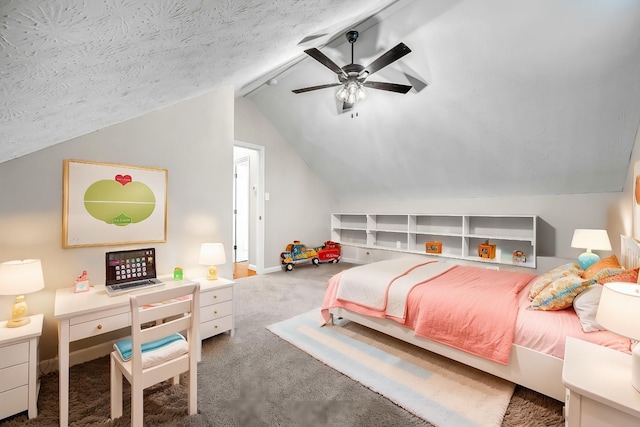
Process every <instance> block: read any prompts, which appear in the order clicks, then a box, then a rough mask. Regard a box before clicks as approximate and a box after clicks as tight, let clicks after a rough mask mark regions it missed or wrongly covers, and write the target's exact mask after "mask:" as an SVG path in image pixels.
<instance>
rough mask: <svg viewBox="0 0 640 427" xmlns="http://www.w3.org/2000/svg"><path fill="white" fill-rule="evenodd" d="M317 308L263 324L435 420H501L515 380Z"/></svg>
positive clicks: (440, 422)
mask: <svg viewBox="0 0 640 427" xmlns="http://www.w3.org/2000/svg"><path fill="white" fill-rule="evenodd" d="M320 322H321V317H320V309H319V308H318V309H315V310H312V311H310V312H307V313H304V314H301V315H298V316H295V317H293V318H291V319H288V320H285V321H282V322H278V323H275V324H273V325H270V326H268V328H267V329H269V330H270V331H272V332H273V333H275V334H276V335H278V336H279V337H281V338H283V339H284V340H286V341H288V342H290V343H291V344H293V345H294V346H296V347H298V348H300V349H301V350H303V351H305V352H307V353H308V354H310V355H311V356H313V357H315V358H316V359H318V360H320V361H321V362H323V363H325V364H326V365H328V366H330V367H332V368H334V369H336V370H338V371H340V372H342V373H343V374H345V375H347V376H348V377H350V378H352V379H354V380H356V381H358V382H360V383H361V384H363V385H365V386H366V387H368V388H370V389H371V390H373V391H376V392H377V393H380V394H381V395H383V396H385V397H386V398H388V399H389V400H391V401H393V402H394V403H396V404H397V405H399V406H401V407H402V408H404V409H406V410H407V411H409V412H411V413H413V414H415V415H417V416H419V417H420V418H423V419H424V420H426V421H428V422H430V423H432V424H434V425H436V426H459V427H465V426H469V427H471V426H500V425H501V424H502V420H503V418H504V415H505V412H506V410H507V406H508V405H509V401H510V400H511V396H512V395H513V391H514V388H515V385H514V384H513V383H511V382H508V381H505V380H503V379H501V378H498V377H495V376H493V375H489V374H487V373H484V372H482V371H479V370H477V369H474V368H471V367H469V366H466V365H463V364H461V363H458V362H455V361H451V360H449V359H446V358H444V357H441V356H439V355H436V354H434V353H431V352H429V351H426V350H422V349H420V348H418V347H415V346H413V345H410V344H407V343H404V342H402V341H400V340H397V339H395V338H392V337H389V336H387V335H385V334H381V333H378V332H376V331H373V330H371V329H369V328H366V327H363V326H361V325H357V324H355V323H353V322H349V321H347V320H340V321H337V322H336V325H326V326H323V327H321V326H320Z"/></svg>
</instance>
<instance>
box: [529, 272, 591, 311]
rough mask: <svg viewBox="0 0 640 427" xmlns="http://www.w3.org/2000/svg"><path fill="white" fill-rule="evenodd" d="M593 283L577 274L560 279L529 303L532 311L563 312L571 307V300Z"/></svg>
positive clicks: (550, 284)
mask: <svg viewBox="0 0 640 427" xmlns="http://www.w3.org/2000/svg"><path fill="white" fill-rule="evenodd" d="M592 283H593V282H591V281H590V280H584V279H583V278H582V277H580V276H578V275H577V274H572V275H569V276H565V277H561V278H559V279H556V280H554V281H553V282H551V283H549V284H548V285H547V287H546V288H544V289H543V290H542V291H540V293H539V294H538V295H536V297H535V298H534V299H533V301H532V302H531V308H532V309H534V310H563V309H565V308H567V307H571V303H572V302H573V299H574V298H575V297H576V295H578V294H579V293H580V292H582V291H584V290H586V289H587V288H588V287H589V286H591V285H592Z"/></svg>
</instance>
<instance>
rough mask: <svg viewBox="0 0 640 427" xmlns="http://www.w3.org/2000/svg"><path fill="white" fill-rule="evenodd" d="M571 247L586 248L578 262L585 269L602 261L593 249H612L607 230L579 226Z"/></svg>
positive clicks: (574, 233)
mask: <svg viewBox="0 0 640 427" xmlns="http://www.w3.org/2000/svg"><path fill="white" fill-rule="evenodd" d="M571 247H572V248H579V249H585V252H583V253H582V254H580V256H579V257H578V264H580V267H581V268H582V269H583V270H586V269H587V268H589V266H590V265H593V264H595V263H596V262H598V261H600V257H599V256H598V255H597V254H594V253H593V252H591V251H592V250H596V251H610V250H611V242H610V241H609V235H608V234H607V230H591V229H584V228H579V229H576V230H575V231H574V232H573V239H572V240H571Z"/></svg>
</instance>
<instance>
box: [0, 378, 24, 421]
mask: <svg viewBox="0 0 640 427" xmlns="http://www.w3.org/2000/svg"><path fill="white" fill-rule="evenodd" d="M0 402H2V405H0V419H2V418H7V417H8V416H10V415H13V414H18V413H20V412H22V411H26V410H27V409H28V408H29V387H28V386H26V385H24V386H22V387H18V388H14V389H12V390H9V391H5V392H2V393H0Z"/></svg>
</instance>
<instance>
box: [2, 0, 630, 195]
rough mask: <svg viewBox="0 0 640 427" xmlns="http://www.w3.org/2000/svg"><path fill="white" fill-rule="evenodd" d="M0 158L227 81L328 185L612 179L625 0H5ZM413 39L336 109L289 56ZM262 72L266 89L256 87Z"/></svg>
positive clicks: (313, 67) (495, 189) (328, 76)
mask: <svg viewBox="0 0 640 427" xmlns="http://www.w3.org/2000/svg"><path fill="white" fill-rule="evenodd" d="M0 16H1V18H0V19H1V20H2V21H1V22H0V61H1V62H0V93H1V94H2V96H1V98H0V162H2V161H7V160H10V159H12V158H15V157H19V156H22V155H25V154H28V153H30V152H33V151H36V150H39V149H41V148H44V147H47V146H50V145H53V144H56V143H59V142H63V141H65V140H68V139H70V138H73V137H76V136H80V135H83V134H86V133H88V132H91V131H94V130H97V129H101V128H104V127H106V126H109V125H112V124H115V123H118V122H121V121H124V120H128V119H131V118H134V117H137V116H140V115H143V114H145V113H148V112H150V111H153V110H156V109H159V108H162V107H164V106H167V105H171V104H174V103H176V102H179V101H181V100H183V99H187V98H191V97H193V96H197V95H199V94H202V93H205V92H208V91H210V90H213V89H216V88H219V87H223V86H229V85H233V86H234V87H235V88H236V94H237V96H246V97H248V98H250V99H251V100H252V101H253V102H255V103H256V105H257V106H258V107H259V108H260V109H261V110H262V111H263V113H264V114H265V115H266V116H267V117H268V118H269V119H270V120H271V122H272V123H273V124H274V126H275V127H276V128H277V129H278V130H279V131H280V133H282V135H284V137H285V138H286V139H287V141H288V142H289V143H290V144H291V146H292V148H293V149H294V150H296V151H297V152H298V153H299V154H300V156H301V157H302V158H303V159H304V160H305V161H306V162H307V164H308V165H309V166H310V167H311V168H312V169H313V170H314V171H315V172H316V173H317V174H318V176H320V177H322V178H323V179H324V180H325V181H326V183H327V185H329V186H330V187H331V188H332V189H333V190H334V191H335V192H336V194H338V195H339V196H341V197H367V196H375V197H383V198H389V199H393V198H436V197H484V196H505V195H533V194H536V195H539V194H567V193H592V192H609V191H621V190H622V187H623V185H624V181H625V177H626V173H627V168H628V164H629V159H630V156H631V151H632V149H633V146H634V142H635V139H636V133H637V131H638V125H639V123H640V32H639V31H638V28H640V2H639V1H637V0H485V1H482V2H478V1H473V0H432V1H421V0H416V1H412V0H398V1H392V0H377V1H375V0H349V1H348V2H345V1H335V0H322V1H321V0H315V1H295V0H269V1H267V0H233V1H231V0H229V1H210V2H206V1H201V0H103V1H88V0H87V1H81V0H48V1H46V2H42V1H38V0H15V1H12V0H3V1H1V2H0ZM352 28H353V29H357V30H358V31H359V32H360V37H359V39H358V41H357V42H356V44H355V45H354V52H355V55H354V56H355V57H354V62H356V63H359V64H362V65H367V64H369V63H370V62H372V61H373V60H374V59H376V58H377V57H379V56H380V55H381V54H382V53H384V52H385V51H387V50H388V49H390V48H391V47H393V46H394V45H396V44H397V43H399V42H404V43H405V44H406V45H408V46H409V48H410V49H411V50H412V52H411V53H409V54H408V55H407V56H405V57H403V58H401V59H400V60H398V61H396V62H394V63H393V64H391V65H389V66H388V67H385V68H384V69H382V70H380V71H379V72H377V73H376V74H375V80H378V81H385V82H393V83H401V84H408V85H412V86H413V89H412V90H411V91H409V93H407V94H398V93H391V92H386V91H380V90H375V89H368V90H367V98H366V99H365V100H363V101H361V102H359V103H358V104H356V107H355V108H354V109H352V110H350V111H348V112H346V113H345V112H342V110H341V103H340V102H339V101H338V100H337V99H336V97H335V93H336V88H335V87H333V88H327V89H322V90H317V91H313V92H306V93H302V94H294V93H292V92H291V91H292V89H297V88H301V87H306V86H314V85H320V84H327V83H334V82H337V75H336V74H334V73H332V72H331V71H330V70H329V69H328V68H326V67H324V66H323V65H321V64H320V63H319V62H317V61H315V60H314V59H312V58H310V57H308V56H307V55H305V54H304V53H303V51H304V50H305V49H308V48H311V47H317V48H318V49H320V50H321V51H322V52H323V53H324V54H325V55H327V56H328V57H329V58H331V59H332V60H333V61H334V62H336V63H337V64H339V65H340V66H342V65H345V64H348V63H349V62H350V60H351V50H350V48H351V46H350V45H349V43H348V42H347V41H346V39H345V37H344V33H345V31H347V30H349V29H352ZM267 83H268V84H267Z"/></svg>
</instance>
